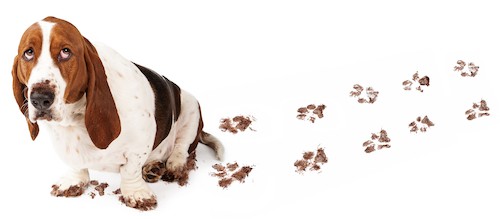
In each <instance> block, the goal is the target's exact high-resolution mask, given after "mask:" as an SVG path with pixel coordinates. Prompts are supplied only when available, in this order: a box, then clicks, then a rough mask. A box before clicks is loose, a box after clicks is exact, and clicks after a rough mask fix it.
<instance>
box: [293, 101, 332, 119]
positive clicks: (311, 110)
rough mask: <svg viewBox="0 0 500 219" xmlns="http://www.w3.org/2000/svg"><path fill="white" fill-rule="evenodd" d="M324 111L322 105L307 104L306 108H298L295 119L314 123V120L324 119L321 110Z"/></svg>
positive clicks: (324, 107)
mask: <svg viewBox="0 0 500 219" xmlns="http://www.w3.org/2000/svg"><path fill="white" fill-rule="evenodd" d="M325 109H326V106H325V105H324V104H320V105H318V106H316V105H314V104H309V105H307V106H306V107H300V108H299V109H297V113H299V114H298V115H297V119H300V120H308V121H310V122H311V123H314V122H315V121H316V118H318V119H321V118H323V117H324V115H323V110H325Z"/></svg>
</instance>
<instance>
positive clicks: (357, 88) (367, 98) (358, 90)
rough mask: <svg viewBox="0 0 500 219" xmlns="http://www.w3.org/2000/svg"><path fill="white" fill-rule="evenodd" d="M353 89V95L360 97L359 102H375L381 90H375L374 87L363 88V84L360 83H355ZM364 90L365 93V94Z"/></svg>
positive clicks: (351, 93)
mask: <svg viewBox="0 0 500 219" xmlns="http://www.w3.org/2000/svg"><path fill="white" fill-rule="evenodd" d="M353 89H354V90H353V91H351V92H350V95H351V97H356V98H358V103H375V101H377V97H378V94H379V92H378V91H375V90H374V89H373V88H372V87H368V88H366V90H365V89H364V88H363V86H361V85H359V84H355V85H354V86H353ZM363 91H365V92H364V94H365V95H363Z"/></svg>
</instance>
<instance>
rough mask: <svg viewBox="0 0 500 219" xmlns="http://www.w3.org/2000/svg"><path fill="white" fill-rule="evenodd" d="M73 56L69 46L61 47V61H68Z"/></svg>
mask: <svg viewBox="0 0 500 219" xmlns="http://www.w3.org/2000/svg"><path fill="white" fill-rule="evenodd" d="M69 57H71V50H70V49H68V48H64V49H61V51H60V52H59V57H58V58H59V61H66V60H68V59H69Z"/></svg>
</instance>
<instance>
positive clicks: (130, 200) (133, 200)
mask: <svg viewBox="0 0 500 219" xmlns="http://www.w3.org/2000/svg"><path fill="white" fill-rule="evenodd" d="M120 201H121V202H122V203H124V204H125V205H127V206H128V207H131V208H135V209H138V210H141V211H149V210H153V209H155V208H156V206H157V201H156V196H155V195H154V194H153V193H151V191H147V190H139V191H134V192H125V193H124V192H123V189H122V196H120Z"/></svg>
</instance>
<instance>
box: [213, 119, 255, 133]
mask: <svg viewBox="0 0 500 219" xmlns="http://www.w3.org/2000/svg"><path fill="white" fill-rule="evenodd" d="M255 120H256V119H255V117H253V116H241V115H240V116H236V117H233V118H232V119H230V118H223V119H221V120H220V125H219V129H220V130H221V131H223V132H226V131H228V132H231V133H233V134H236V133H238V131H239V132H243V131H245V130H247V129H250V130H252V131H255V129H253V128H252V127H250V125H252V123H253V122H255Z"/></svg>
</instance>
